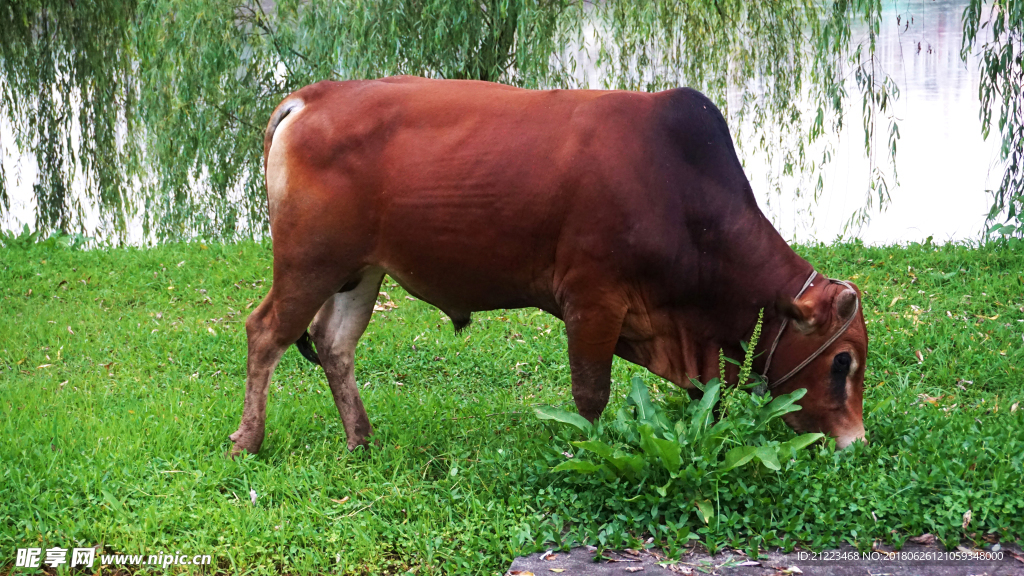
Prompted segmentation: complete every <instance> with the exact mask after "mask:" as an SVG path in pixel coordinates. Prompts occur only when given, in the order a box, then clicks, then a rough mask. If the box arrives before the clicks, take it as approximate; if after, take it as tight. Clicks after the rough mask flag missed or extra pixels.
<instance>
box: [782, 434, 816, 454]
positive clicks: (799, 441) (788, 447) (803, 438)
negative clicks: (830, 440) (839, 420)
mask: <svg viewBox="0 0 1024 576" xmlns="http://www.w3.org/2000/svg"><path fill="white" fill-rule="evenodd" d="M824 437H825V435H824V434H822V433H820V432H812V433H810V434H801V435H800V436H797V437H796V438H790V439H789V440H786V441H785V442H783V443H782V444H779V454H781V455H784V456H785V457H787V458H791V457H795V456H796V452H797V450H803V449H804V448H806V447H808V446H810V445H811V444H813V443H815V442H817V441H818V440H820V439H822V438H824Z"/></svg>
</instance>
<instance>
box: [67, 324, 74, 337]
mask: <svg viewBox="0 0 1024 576" xmlns="http://www.w3.org/2000/svg"><path fill="white" fill-rule="evenodd" d="M68 332H71V335H72V336H73V335H74V334H75V331H74V330H72V329H71V326H68Z"/></svg>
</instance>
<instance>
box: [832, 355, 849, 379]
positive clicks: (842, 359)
mask: <svg viewBox="0 0 1024 576" xmlns="http://www.w3.org/2000/svg"><path fill="white" fill-rule="evenodd" d="M852 362H853V358H851V357H850V353H849V352H840V353H839V354H836V357H835V358H834V359H833V360H832V373H833V374H843V375H845V374H847V373H849V371H850V364H851V363H852Z"/></svg>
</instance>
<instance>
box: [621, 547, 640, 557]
mask: <svg viewBox="0 0 1024 576" xmlns="http://www.w3.org/2000/svg"><path fill="white" fill-rule="evenodd" d="M622 551H623V552H625V553H626V554H629V555H630V556H639V555H640V553H639V552H637V551H636V550H633V549H632V548H623V549H622Z"/></svg>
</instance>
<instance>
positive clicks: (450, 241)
mask: <svg viewBox="0 0 1024 576" xmlns="http://www.w3.org/2000/svg"><path fill="white" fill-rule="evenodd" d="M463 200H465V198H463ZM428 204H429V206H428ZM491 204H492V205H491V207H490V208H489V209H479V210H478V209H474V208H472V207H469V208H467V207H466V206H464V205H463V203H462V202H458V201H453V202H438V201H433V202H430V201H424V202H422V203H419V202H410V203H408V204H407V205H405V206H401V207H399V208H397V209H392V210H391V211H390V212H389V213H388V214H387V215H386V216H385V217H384V218H383V219H382V221H381V224H380V229H379V237H378V238H379V240H378V244H377V250H376V251H375V254H374V258H373V260H374V263H375V264H376V265H379V266H381V267H382V268H384V269H385V270H386V271H387V273H388V274H389V275H390V276H391V277H392V278H394V279H395V280H397V281H398V282H399V283H400V284H401V285H402V286H403V287H405V288H406V289H407V290H408V291H409V292H410V293H412V294H413V295H415V296H417V297H418V298H421V299H423V300H425V301H427V302H429V303H431V304H433V305H435V306H437V307H438V308H440V309H442V310H444V311H445V312H446V313H448V314H449V315H451V316H452V317H453V318H455V317H465V316H468V314H469V313H471V312H476V311H481V310H493V309H498V308H522V307H528V306H533V307H539V308H543V309H546V310H551V309H552V307H553V306H554V301H553V296H552V277H553V271H554V265H555V247H556V243H557V228H548V227H545V226H544V225H543V223H542V222H538V221H536V220H531V219H530V218H529V217H527V216H526V215H523V214H518V215H516V214H511V213H510V212H516V210H509V209H508V207H506V209H502V208H500V207H499V206H497V205H498V204H500V203H498V202H493V203H491Z"/></svg>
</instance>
